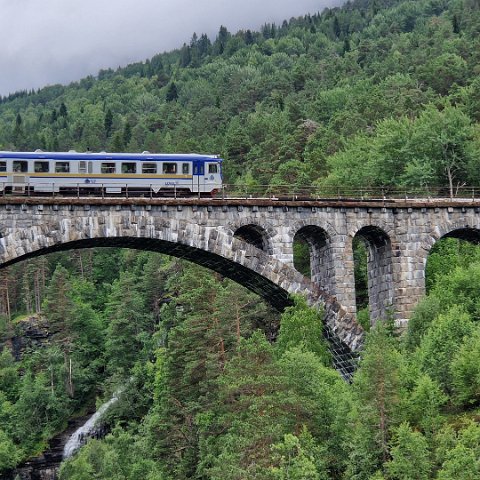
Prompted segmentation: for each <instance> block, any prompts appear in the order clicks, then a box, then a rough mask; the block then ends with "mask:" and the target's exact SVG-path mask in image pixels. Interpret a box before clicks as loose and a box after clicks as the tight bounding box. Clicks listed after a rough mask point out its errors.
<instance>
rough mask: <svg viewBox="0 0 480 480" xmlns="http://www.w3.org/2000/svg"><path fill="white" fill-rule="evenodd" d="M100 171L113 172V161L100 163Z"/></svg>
mask: <svg viewBox="0 0 480 480" xmlns="http://www.w3.org/2000/svg"><path fill="white" fill-rule="evenodd" d="M100 171H101V172H102V173H115V164H114V163H102V166H101V168H100Z"/></svg>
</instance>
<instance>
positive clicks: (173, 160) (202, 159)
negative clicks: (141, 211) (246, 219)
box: [0, 150, 222, 196]
mask: <svg viewBox="0 0 480 480" xmlns="http://www.w3.org/2000/svg"><path fill="white" fill-rule="evenodd" d="M221 188H222V159H221V158H219V157H218V156H215V155H200V154H195V153H188V154H166V153H165V154H163V153H162V154H152V153H150V152H143V153H105V152H101V153H89V152H87V153H78V152H75V151H69V152H63V153H62V152H55V153H54V152H43V151H41V150H36V151H35V152H0V193H7V194H8V193H24V194H25V193H28V194H47V193H50V194H55V193H59V194H88V193H90V194H91V193H94V194H102V195H105V194H107V195H108V194H123V193H125V194H127V195H129V194H131V195H149V196H157V195H158V196H172V195H175V196H176V195H179V196H188V195H196V194H199V195H214V194H215V193H216V192H217V191H218V190H219V189H221Z"/></svg>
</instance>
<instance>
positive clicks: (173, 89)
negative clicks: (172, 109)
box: [165, 82, 178, 102]
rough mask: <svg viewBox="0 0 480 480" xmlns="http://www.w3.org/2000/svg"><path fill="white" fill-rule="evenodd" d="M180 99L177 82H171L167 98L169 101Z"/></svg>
mask: <svg viewBox="0 0 480 480" xmlns="http://www.w3.org/2000/svg"><path fill="white" fill-rule="evenodd" d="M177 99H178V92H177V86H176V85H175V82H171V83H170V85H169V86H168V89H167V93H166V95H165V100H166V101H167V102H176V101H177Z"/></svg>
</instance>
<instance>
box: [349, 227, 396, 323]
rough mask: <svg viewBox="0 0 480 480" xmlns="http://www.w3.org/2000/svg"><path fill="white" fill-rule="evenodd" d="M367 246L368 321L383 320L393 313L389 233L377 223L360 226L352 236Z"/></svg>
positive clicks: (391, 255) (391, 254)
mask: <svg viewBox="0 0 480 480" xmlns="http://www.w3.org/2000/svg"><path fill="white" fill-rule="evenodd" d="M355 238H360V239H361V240H362V241H363V242H364V243H365V245H366V247H367V252H368V257H367V277H368V300H369V310H370V321H371V322H372V323H373V324H374V323H375V322H376V321H378V320H385V319H386V318H387V317H388V316H389V315H391V314H392V313H393V306H394V283H393V258H394V256H393V251H392V241H391V237H390V235H388V233H387V232H386V231H385V230H384V229H383V228H380V227H379V226H377V225H366V226H363V227H361V228H360V229H359V230H357V232H356V233H355V234H354V235H353V236H352V242H353V239H355Z"/></svg>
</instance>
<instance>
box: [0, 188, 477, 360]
mask: <svg viewBox="0 0 480 480" xmlns="http://www.w3.org/2000/svg"><path fill="white" fill-rule="evenodd" d="M445 236H454V237H459V238H464V239H467V240H473V241H477V240H480V202H478V203H477V202H475V201H473V200H471V201H470V200H463V201H461V200H456V201H445V200H423V201H422V200H396V201H393V200H391V201H353V200H352V201H288V202H287V201H280V200H267V199H258V200H256V199H230V200H207V199H153V200H152V199H145V198H133V199H132V198H131V199H125V198H122V199H118V198H104V199H102V198H59V197H57V198H48V199H46V198H35V197H15V198H14V197H12V198H8V197H5V198H0V267H4V266H7V265H10V264H12V263H15V262H18V261H21V260H23V259H25V258H28V257H32V256H37V255H43V254H45V253H49V252H53V251H59V250H67V249H72V248H88V247H95V246H121V247H130V248H137V249H144V250H152V251H157V252H161V253H166V254H169V255H173V256H176V257H181V258H185V259H188V260H190V261H192V262H195V263H197V264H200V265H203V266H205V267H207V268H210V269H212V270H215V271H217V272H219V273H221V274H222V275H225V276H227V277H229V278H232V279H233V280H235V281H237V282H238V283H240V284H242V285H244V286H246V287H247V288H249V289H250V290H252V291H254V292H256V293H258V294H259V295H261V296H262V297H264V298H265V299H266V300H268V302H270V303H271V304H272V305H274V306H275V307H277V308H278V309H283V308H284V307H285V306H287V305H288V304H290V302H291V300H290V298H289V294H293V293H297V294H304V295H306V296H307V299H308V302H309V303H310V304H311V305H323V306H324V308H325V322H326V325H327V326H328V327H329V330H330V331H331V332H333V333H334V334H335V335H336V337H337V338H338V339H339V340H340V341H341V342H342V343H343V344H345V345H346V346H348V347H349V349H351V350H353V351H355V350H358V349H359V348H360V347H361V345H362V342H363V336H364V333H363V330H362V328H361V327H360V326H359V325H358V324H357V323H356V321H355V314H356V302H355V280H354V260H353V249H352V242H353V240H354V239H355V238H356V237H358V238H361V239H362V240H363V241H364V242H365V244H366V246H367V249H368V292H369V304H370V315H371V319H372V322H375V321H378V320H380V319H384V318H386V317H387V316H388V315H393V316H394V318H395V320H396V322H397V324H398V325H399V326H401V327H403V326H405V325H406V322H407V321H408V319H409V317H410V316H411V313H412V310H413V308H414V307H415V305H416V304H417V302H418V301H419V299H420V298H421V297H422V296H423V295H424V292H425V265H426V261H427V256H428V253H429V251H430V249H431V247H432V246H433V245H434V244H435V242H436V241H437V240H438V239H440V238H442V237H445ZM298 239H301V240H303V241H304V242H306V243H307V244H308V246H309V248H310V268H311V278H306V277H304V276H303V275H302V274H300V273H299V272H298V271H297V270H295V267H294V264H293V257H294V253H293V245H294V241H295V240H298Z"/></svg>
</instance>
